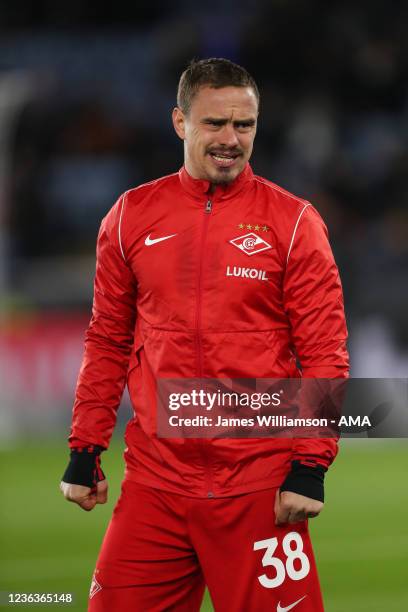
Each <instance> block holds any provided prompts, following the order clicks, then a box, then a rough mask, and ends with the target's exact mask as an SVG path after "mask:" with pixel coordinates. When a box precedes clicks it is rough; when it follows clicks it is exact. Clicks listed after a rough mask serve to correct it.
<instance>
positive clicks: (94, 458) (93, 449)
mask: <svg viewBox="0 0 408 612" xmlns="http://www.w3.org/2000/svg"><path fill="white" fill-rule="evenodd" d="M103 450H104V449H103V448H102V447H101V446H87V447H86V448H73V449H72V450H71V453H70V457H71V459H70V462H69V464H68V467H67V469H66V470H65V473H64V475H63V477H62V480H63V482H68V483H70V484H77V485H82V486H83V487H90V488H91V489H94V488H95V487H96V484H97V483H98V482H99V481H100V480H104V479H105V474H104V473H103V471H102V468H101V458H100V454H101V452H102V451H103Z"/></svg>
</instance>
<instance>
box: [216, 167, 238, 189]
mask: <svg viewBox="0 0 408 612" xmlns="http://www.w3.org/2000/svg"><path fill="white" fill-rule="evenodd" d="M242 170H243V168H240V169H239V170H238V169H237V168H233V169H232V168H231V169H229V168H226V169H225V170H218V171H216V172H212V173H211V178H210V181H211V183H214V184H215V185H222V184H224V185H225V184H228V183H232V181H234V180H235V179H236V178H237V176H238V174H239V173H240V172H242Z"/></svg>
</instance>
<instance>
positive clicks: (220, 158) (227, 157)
mask: <svg viewBox="0 0 408 612" xmlns="http://www.w3.org/2000/svg"><path fill="white" fill-rule="evenodd" d="M209 155H210V157H211V159H212V160H213V162H214V164H215V165H216V166H217V168H231V166H233V165H234V164H235V162H236V160H237V159H238V157H240V153H219V152H210V154H209Z"/></svg>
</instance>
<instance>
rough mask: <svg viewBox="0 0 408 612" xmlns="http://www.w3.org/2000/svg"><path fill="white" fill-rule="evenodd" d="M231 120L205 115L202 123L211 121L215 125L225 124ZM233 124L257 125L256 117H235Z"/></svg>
mask: <svg viewBox="0 0 408 612" xmlns="http://www.w3.org/2000/svg"><path fill="white" fill-rule="evenodd" d="M229 121H230V120H229V119H217V118H215V117H204V118H203V119H202V120H201V122H202V123H211V124H213V125H219V126H221V125H225V124H226V123H228V122H229ZM232 123H233V125H243V124H244V125H248V126H253V125H255V119H235V120H234V121H233V122H232Z"/></svg>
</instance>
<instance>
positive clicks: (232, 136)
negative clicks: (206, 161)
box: [218, 123, 239, 149]
mask: <svg viewBox="0 0 408 612" xmlns="http://www.w3.org/2000/svg"><path fill="white" fill-rule="evenodd" d="M218 135H219V143H220V145H222V146H224V147H229V148H231V149H232V148H233V147H236V146H237V145H238V144H239V140H238V137H237V133H236V131H235V128H234V126H233V125H232V123H226V124H225V125H224V126H223V127H222V130H221V131H220V132H219V134H218Z"/></svg>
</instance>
